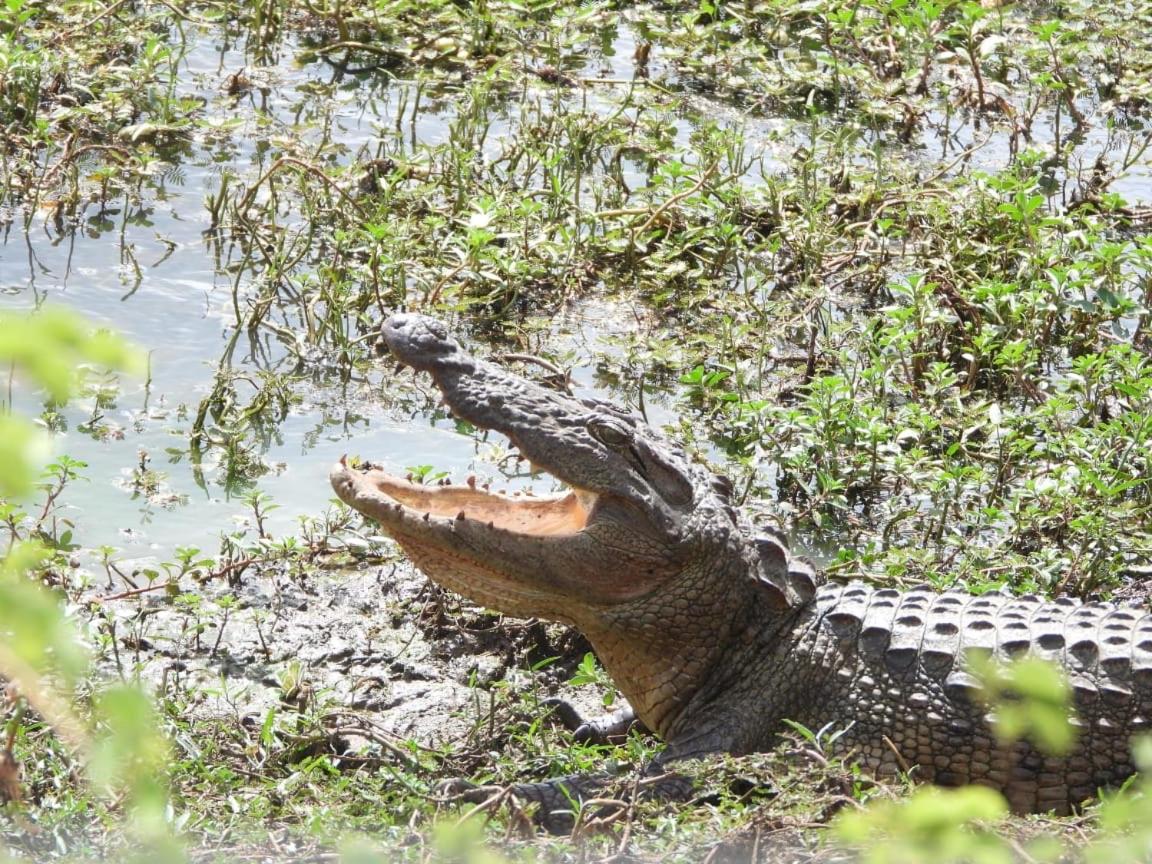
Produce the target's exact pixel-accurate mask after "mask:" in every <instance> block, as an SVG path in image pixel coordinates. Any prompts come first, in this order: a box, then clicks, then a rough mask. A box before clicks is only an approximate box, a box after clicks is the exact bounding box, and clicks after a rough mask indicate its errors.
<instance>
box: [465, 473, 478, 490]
mask: <svg viewBox="0 0 1152 864" xmlns="http://www.w3.org/2000/svg"><path fill="white" fill-rule="evenodd" d="M465 482H467V484H468V488H469V489H475V488H476V475H475V474H469V475H468V479H467V481H465Z"/></svg>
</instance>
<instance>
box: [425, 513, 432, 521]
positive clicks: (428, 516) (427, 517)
mask: <svg viewBox="0 0 1152 864" xmlns="http://www.w3.org/2000/svg"><path fill="white" fill-rule="evenodd" d="M431 518H432V514H431V513H425V514H424V521H425V522H427V521H428V520H429V519H431Z"/></svg>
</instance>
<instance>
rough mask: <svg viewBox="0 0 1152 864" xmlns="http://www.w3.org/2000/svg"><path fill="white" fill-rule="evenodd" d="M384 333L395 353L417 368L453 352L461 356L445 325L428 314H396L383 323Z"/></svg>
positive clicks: (397, 357)
mask: <svg viewBox="0 0 1152 864" xmlns="http://www.w3.org/2000/svg"><path fill="white" fill-rule="evenodd" d="M381 333H382V334H383V336H384V342H385V343H386V344H387V345H388V349H389V350H390V351H391V352H392V354H393V356H395V357H396V359H397V360H399V361H400V362H401V363H406V364H407V365H409V366H412V367H414V368H416V369H429V368H431V367H433V366H436V365H439V364H442V363H443V362H444V361H445V360H446V359H449V358H451V357H452V356H453V355H462V352H461V350H460V346H459V345H458V344H457V343H456V341H455V340H454V339H451V338H450V337H449V336H448V331H447V329H445V327H444V325H443V324H441V323H440V322H439V321H437V320H436V319H435V318H429V317H428V316H426V315H416V314H413V313H406V312H402V313H399V314H397V315H393V316H391V317H390V318H389V319H388V320H387V321H385V322H384V325H383V327H382V328H381Z"/></svg>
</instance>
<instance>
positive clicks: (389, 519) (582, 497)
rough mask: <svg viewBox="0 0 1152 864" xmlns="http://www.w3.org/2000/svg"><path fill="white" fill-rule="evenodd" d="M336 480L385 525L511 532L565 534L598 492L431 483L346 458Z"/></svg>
mask: <svg viewBox="0 0 1152 864" xmlns="http://www.w3.org/2000/svg"><path fill="white" fill-rule="evenodd" d="M332 484H333V487H334V488H335V489H336V492H337V494H338V495H339V496H340V498H341V500H343V501H344V502H345V503H347V504H349V505H351V506H352V507H355V508H356V509H357V510H359V511H360V512H361V513H363V514H365V515H366V516H371V517H372V518H374V519H376V520H377V521H378V522H380V523H382V524H383V525H394V524H396V523H398V522H402V521H404V520H405V519H411V520H417V521H423V522H427V523H432V522H433V521H434V520H435V521H436V522H440V523H447V525H445V526H444V527H452V528H454V527H456V523H460V522H471V523H477V524H479V525H482V526H487V527H488V528H491V529H499V530H501V531H505V532H508V533H511V534H520V535H525V536H531V537H562V536H569V535H573V534H577V533H579V532H580V531H582V530H583V529H584V528H585V527H586V526H587V525H588V517H589V513H590V512H591V510H592V508H593V506H594V505H595V501H596V495H595V493H592V492H585V491H583V490H573V491H569V492H566V493H562V494H559V495H550V496H541V497H537V496H535V495H531V494H530V493H513V494H507V493H504V492H496V491H489V490H488V489H487V488H484V487H481V486H479V485H478V484H477V483H476V480H475V478H473V477H469V478H468V482H467V484H465V485H453V484H447V485H426V484H423V483H414V482H412V481H411V480H410V479H407V478H403V477H397V476H396V475H394V474H389V473H388V472H387V471H384V470H381V469H379V468H368V469H366V470H357V469H355V468H353V467H351V466H349V465H348V463H347V460H346V459H341V460H340V463H339V465H337V466H336V467H335V468H334V469H333V471H332Z"/></svg>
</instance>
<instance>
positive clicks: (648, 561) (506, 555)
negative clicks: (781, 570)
mask: <svg viewBox="0 0 1152 864" xmlns="http://www.w3.org/2000/svg"><path fill="white" fill-rule="evenodd" d="M383 334H384V339H385V341H386V342H387V345H388V347H389V348H390V349H391V351H392V353H393V355H395V357H396V358H397V359H398V360H400V361H401V362H402V363H405V364H407V365H409V366H412V367H413V368H415V369H417V370H420V371H425V372H428V373H430V374H431V376H432V379H433V381H434V382H435V384H436V386H437V387H438V388H439V389H440V391H441V393H442V394H443V396H444V400H445V402H446V404H447V405H448V407H449V409H450V410H451V411H452V413H453V414H455V415H456V416H458V417H460V418H463V419H464V420H467V421H468V422H470V423H472V424H473V425H475V426H477V427H480V428H482V429H489V430H494V431H496V432H500V433H502V434H504V435H505V436H507V437H508V439H509V440H510V441H511V442H512V444H513V446H514V447H515V448H517V449H518V450H519V451H520V453H521V454H522V455H523V456H524V457H525V458H526V459H528V460H529V461H530V462H531V463H532V464H533V466H534V467H535V468H536V469H537V470H542V471H546V472H547V473H549V474H551V475H552V476H553V477H555V478H556V479H557V480H560V481H562V482H563V483H564V484H565V485H566V486H567V487H568V491H566V492H564V493H562V494H558V495H555V496H550V497H531V496H509V495H505V494H501V493H498V492H489V491H487V490H485V489H482V488H477V487H476V486H475V484H474V483H469V484H467V485H451V486H426V485H422V484H416V483H411V482H409V481H408V480H406V479H404V478H401V477H397V476H395V475H392V474H389V473H386V472H384V471H381V470H376V469H372V470H366V471H361V470H357V469H356V468H353V467H351V466H349V465H348V464H346V462H345V461H344V460H342V461H341V462H340V463H339V464H338V465H336V467H335V468H334V469H333V471H332V474H331V481H332V486H333V488H334V489H335V490H336V494H337V495H339V497H340V498H341V499H342V500H343V501H344V502H346V503H347V504H349V505H351V506H352V507H354V508H356V509H357V510H359V511H360V512H361V513H364V514H365V515H367V516H370V517H372V518H373V519H375V520H377V521H378V522H379V523H380V525H381V527H382V529H383V530H384V531H385V532H386V533H387V534H389V535H390V536H392V537H393V538H394V539H395V540H396V541H397V542H398V543H399V544H400V545H401V546H402V547H403V548H404V550H405V551H406V552H407V553H408V555H409V556H410V557H411V558H412V560H413V561H414V562H415V563H416V564H417V566H419V567H420V569H422V570H423V571H424V572H425V573H426V574H427V575H428V576H430V577H431V578H432V579H433V580H435V581H436V582H438V583H440V584H442V585H444V586H445V587H448V588H451V589H452V590H455V591H458V592H459V593H461V594H463V595H465V596H466V597H469V598H471V599H473V600H475V601H477V602H479V603H482V604H484V605H485V606H488V607H490V608H492V609H495V610H497V611H500V612H505V613H508V614H512V615H519V616H537V617H542V618H548V619H552V620H556V621H562V622H565V623H568V624H572V625H574V626H576V627H577V628H578V629H580V630H581V631H582V632H584V633H585V635H587V636H588V637H589V638H590V639H591V640H592V642H593V644H594V645H595V646H596V648H597V650H598V651H599V653H600V654H601V659H602V660H603V661H604V662H605V665H606V666H608V668H609V671H610V672H612V673H613V675H614V677H616V679H617V684H618V685H619V686H620V687H621V690H622V691H623V692H624V693H625V695H627V696H628V697H629V698H630V699H631V700H632V702H633V705H634V707H636V708H637V711H638V713H639V714H640V716H641V717H644V719H646V720H648V722H650V723H651V724H652V725H653V726H654V727H658V726H659V725H660V723H661V717H660V716H656V715H658V714H660V713H661V712H660V711H658V710H657V709H655V708H653V707H652V706H651V705H648V706H646V705H645V704H644V703H645V702H649V703H651V702H652V701H653V699H655V698H656V695H658V694H652V698H648V699H646V698H645V696H644V694H643V693H641V692H638V691H642V690H644V686H645V685H643V684H641V683H640V682H633V683H634V684H635V685H636V686H631V687H630V686H628V681H627V680H621V679H622V678H623V679H628V678H629V677H630V675H632V674H635V675H638V674H640V673H639V672H634V673H630V672H629V668H631V667H632V666H636V665H642V666H646V667H647V670H648V671H649V672H652V673H653V674H659V667H660V666H662V665H667V664H669V663H679V664H680V666H681V667H682V668H681V669H678V670H677V671H676V673H675V674H676V676H677V677H678V676H680V675H681V674H682V673H683V674H685V675H691V674H694V673H699V672H702V671H705V670H703V669H696V670H694V669H693V667H694V666H706V665H707V663H708V662H709V661H708V659H707V655H708V654H709V650H710V646H711V645H712V644H715V643H716V641H717V640H718V639H722V638H723V637H724V631H725V629H726V628H728V627H729V626H736V627H739V626H745V625H744V624H743V623H741V622H744V620H745V618H746V617H747V616H746V612H747V607H748V605H749V604H750V603H755V602H758V597H760V595H758V594H757V591H758V590H759V591H760V592H761V594H762V592H763V590H764V589H765V588H767V589H768V590H769V592H770V595H769V597H768V601H769V605H771V602H772V600H773V598H774V596H775V595H773V594H771V592H772V591H773V590H775V589H774V587H773V584H772V580H765V579H764V576H763V574H762V573H761V572H760V569H758V563H757V562H758V561H760V560H762V559H764V558H765V555H764V549H765V548H766V547H764V546H763V543H764V541H763V540H762V541H760V544H761V545H760V546H759V547H758V546H757V543H755V542H753V541H751V540H750V538H748V537H747V536H746V534H745V533H744V532H743V531H742V529H741V527H740V523H739V520H738V518H737V514H736V512H735V510H734V508H733V507H732V505H731V503H730V500H729V498H730V494H731V486H730V484H729V483H728V481H727V480H726V479H725V478H722V477H719V476H717V475H715V474H713V473H712V472H711V471H710V470H708V469H707V468H706V467H705V466H703V465H701V464H699V463H697V462H694V461H693V460H691V459H690V458H688V456H687V455H686V454H685V452H684V451H683V449H682V448H680V447H679V446H677V445H676V444H674V443H673V442H671V441H670V440H668V439H667V438H666V437H665V436H663V435H661V434H660V433H659V432H657V431H655V430H654V429H652V428H651V427H649V426H648V425H647V424H646V423H644V422H643V420H641V419H640V418H639V417H637V416H636V415H634V414H631V413H628V412H624V411H621V410H619V409H617V408H615V407H612V406H611V405H607V404H605V403H602V402H595V401H590V400H584V399H577V398H573V397H571V396H567V395H563V394H561V393H558V392H555V391H553V390H549V389H546V388H544V387H542V386H540V385H538V384H535V383H532V382H530V381H527V380H525V379H523V378H520V377H518V376H515V375H512V374H510V373H508V372H506V371H504V370H502V369H500V368H499V367H496V366H493V365H491V364H489V363H485V362H482V361H479V360H476V359H474V358H473V357H471V356H469V355H468V354H467V353H465V352H464V351H463V350H462V349H461V348H460V346H459V345H458V344H457V343H456V342H455V341H454V340H452V339H450V338H449V337H448V335H447V332H446V331H445V329H444V327H443V326H442V325H441V324H440V323H439V322H437V321H435V320H433V319H430V318H426V317H424V316H420V315H411V314H404V315H395V316H393V317H392V318H390V319H389V320H388V321H387V322H386V323H385V324H384V327H383ZM773 555H776V553H775V552H774V551H772V550H769V554H768V556H767V557H768V558H772V556H773ZM776 557H779V555H776ZM785 558H786V556H785ZM770 563H771V562H770ZM777 581H778V580H777ZM777 599H780V598H777ZM697 630H699V631H700V632H695V631H697ZM685 653H687V654H691V655H692V657H693V658H694V659H692V658H688V657H687V656H678V655H683V654H685ZM652 655H658V656H652ZM697 655H698V656H697ZM624 667H629V668H624ZM645 674H647V672H646V673H645ZM668 684H669V682H667V681H665V682H664V683H663V684H661V688H662V689H666V685H668ZM681 689H683V688H681ZM630 690H631V691H632V692H629V691H630ZM646 708H647V709H648V710H647V713H648V715H649V716H648V717H645V712H646Z"/></svg>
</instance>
